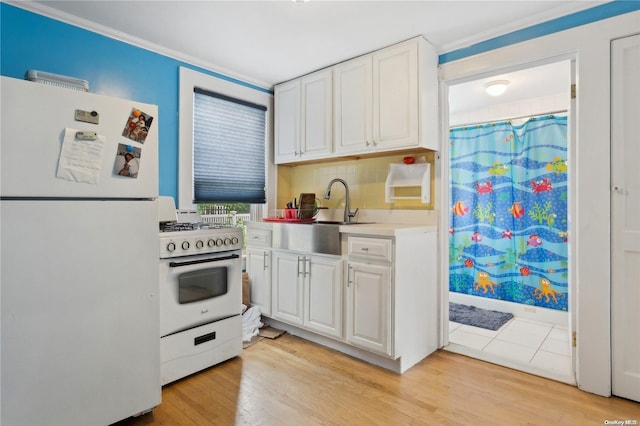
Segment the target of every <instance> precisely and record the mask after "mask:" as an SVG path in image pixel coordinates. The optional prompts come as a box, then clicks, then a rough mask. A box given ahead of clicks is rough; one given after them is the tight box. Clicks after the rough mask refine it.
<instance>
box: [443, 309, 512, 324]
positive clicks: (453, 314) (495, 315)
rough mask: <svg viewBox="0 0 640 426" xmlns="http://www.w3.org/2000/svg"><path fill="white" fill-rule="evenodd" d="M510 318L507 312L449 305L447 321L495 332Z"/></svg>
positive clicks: (510, 315)
mask: <svg viewBox="0 0 640 426" xmlns="http://www.w3.org/2000/svg"><path fill="white" fill-rule="evenodd" d="M511 318H513V314H510V313H507V312H498V311H489V310H487V309H480V308H476V307H475V306H467V305H460V304H458V303H449V320H450V321H454V322H457V323H460V324H466V325H471V326H473V327H480V328H486V329H488V330H493V331H495V330H498V329H499V328H500V327H502V326H503V325H504V324H505V323H506V322H507V321H509V320H510V319H511Z"/></svg>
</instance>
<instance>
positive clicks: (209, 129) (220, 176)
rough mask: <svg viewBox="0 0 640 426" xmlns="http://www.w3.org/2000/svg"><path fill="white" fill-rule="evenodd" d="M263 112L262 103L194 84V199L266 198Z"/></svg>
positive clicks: (254, 201) (258, 200) (256, 200)
mask: <svg viewBox="0 0 640 426" xmlns="http://www.w3.org/2000/svg"><path fill="white" fill-rule="evenodd" d="M265 112H266V108H265V107H263V106H261V105H255V104H252V103H249V102H244V101H242V100H238V99H233V98H229V97H227V96H224V95H220V94H217V93H212V92H208V91H205V90H201V89H197V88H196V89H194V94H193V194H194V195H193V197H194V200H193V202H194V204H197V203H206V202H219V201H226V202H237V203H250V204H260V203H264V202H265V200H266V199H265V120H266V113H265Z"/></svg>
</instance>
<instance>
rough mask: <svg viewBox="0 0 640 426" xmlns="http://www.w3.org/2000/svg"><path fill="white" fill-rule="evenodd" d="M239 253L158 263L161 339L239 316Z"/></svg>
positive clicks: (240, 308)
mask: <svg viewBox="0 0 640 426" xmlns="http://www.w3.org/2000/svg"><path fill="white" fill-rule="evenodd" d="M241 268H242V262H241V257H240V251H239V250H233V251H227V252H222V253H211V254H202V255H195V256H184V257H178V258H172V259H160V335H161V336H162V337H164V336H166V335H169V334H172V333H176V332H179V331H183V330H187V329H190V328H193V327H197V326H199V325H202V324H207V323H210V322H213V321H217V320H220V319H223V318H228V317H231V316H234V315H240V314H241V313H242V271H241Z"/></svg>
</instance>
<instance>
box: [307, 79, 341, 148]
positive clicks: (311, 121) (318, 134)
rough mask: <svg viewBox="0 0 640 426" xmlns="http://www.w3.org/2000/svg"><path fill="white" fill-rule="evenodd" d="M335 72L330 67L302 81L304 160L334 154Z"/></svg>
mask: <svg viewBox="0 0 640 426" xmlns="http://www.w3.org/2000/svg"><path fill="white" fill-rule="evenodd" d="M332 76H333V70H332V69H331V68H327V69H325V70H322V71H318V72H316V73H313V74H311V75H308V76H306V77H303V78H302V80H301V90H302V114H301V115H302V121H301V123H300V127H301V135H302V136H301V141H300V151H301V152H300V154H301V155H302V156H303V157H304V159H310V158H316V157H323V156H327V155H329V154H331V152H332V151H333V108H332V107H333V103H332V96H333V86H332V84H331V82H332Z"/></svg>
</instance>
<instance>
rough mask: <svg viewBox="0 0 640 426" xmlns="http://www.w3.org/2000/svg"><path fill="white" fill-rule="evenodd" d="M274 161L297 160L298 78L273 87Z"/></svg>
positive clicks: (298, 141)
mask: <svg viewBox="0 0 640 426" xmlns="http://www.w3.org/2000/svg"><path fill="white" fill-rule="evenodd" d="M274 96H275V126H274V127H275V130H274V131H275V162H276V164H279V163H283V162H287V161H296V160H299V159H300V158H299V156H300V80H294V81H290V82H288V83H283V84H280V85H278V86H276V87H275V89H274Z"/></svg>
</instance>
